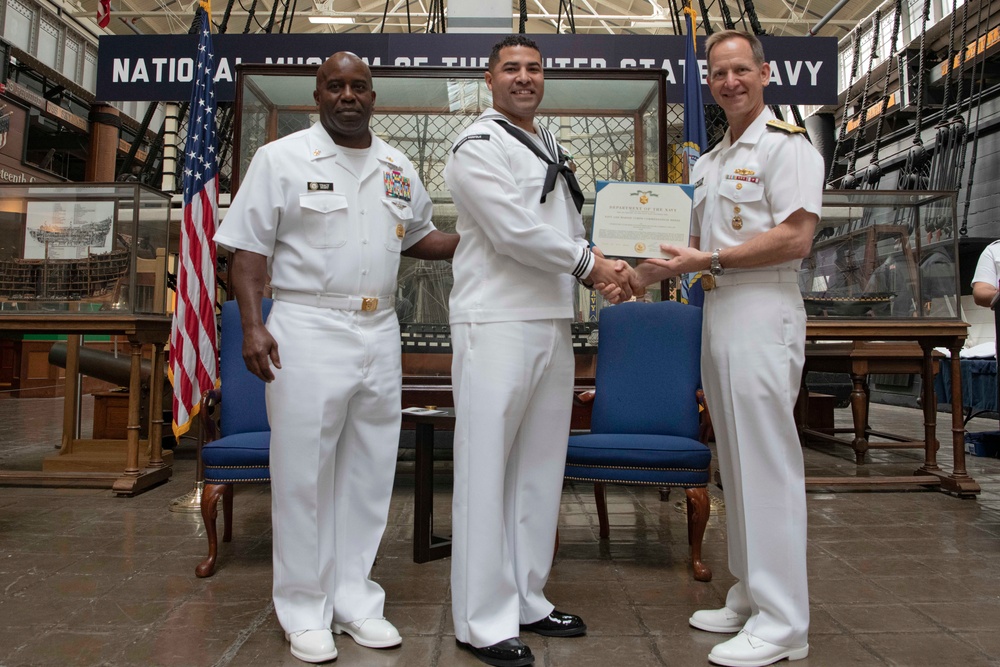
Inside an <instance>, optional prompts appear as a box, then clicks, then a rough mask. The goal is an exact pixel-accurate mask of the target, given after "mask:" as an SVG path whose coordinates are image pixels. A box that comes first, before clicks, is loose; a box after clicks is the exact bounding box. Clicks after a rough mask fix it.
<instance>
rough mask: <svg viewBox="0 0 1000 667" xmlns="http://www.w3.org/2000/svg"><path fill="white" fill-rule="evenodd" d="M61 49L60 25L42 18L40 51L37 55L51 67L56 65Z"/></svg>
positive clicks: (39, 36) (39, 32) (39, 40)
mask: <svg viewBox="0 0 1000 667" xmlns="http://www.w3.org/2000/svg"><path fill="white" fill-rule="evenodd" d="M58 49H59V26H57V25H56V24H55V23H52V22H51V21H49V20H47V19H45V18H42V21H41V23H40V24H39V26H38V51H37V53H35V56H36V57H37V58H38V59H39V60H41V61H42V62H43V63H45V64H46V65H48V66H49V67H53V68H54V67H55V66H56V54H57V53H58Z"/></svg>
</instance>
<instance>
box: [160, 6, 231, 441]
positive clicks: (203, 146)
mask: <svg viewBox="0 0 1000 667" xmlns="http://www.w3.org/2000/svg"><path fill="white" fill-rule="evenodd" d="M198 16H199V17H200V21H199V25H200V28H199V32H200V35H201V36H200V39H199V41H198V59H197V66H196V68H195V78H194V86H193V89H192V91H191V106H190V108H189V109H188V136H187V143H186V144H185V148H184V220H183V223H182V224H181V244H180V256H179V264H178V269H177V306H176V308H175V309H174V325H173V331H172V332H171V335H170V381H171V382H172V383H173V385H174V423H173V429H174V435H175V436H176V437H180V436H181V435H182V434H184V433H185V432H187V430H188V429H189V428H190V427H191V420H192V419H193V418H194V416H195V415H196V414H198V407H199V405H200V403H201V397H202V394H203V393H205V392H207V391H208V390H210V389H212V388H213V387H215V386H216V385H217V383H218V377H219V373H218V355H217V353H216V350H217V349H218V348H217V344H216V334H215V332H216V327H215V243H214V242H213V241H212V237H213V236H214V235H215V228H216V227H217V226H218V221H219V174H218V163H217V162H216V152H215V146H216V138H215V111H216V106H215V92H214V86H213V82H212V75H213V74H214V72H215V62H214V56H213V54H212V33H211V31H210V30H209V26H210V21H209V14H208V13H207V12H205V11H204V10H203V9H200V8H199V10H198Z"/></svg>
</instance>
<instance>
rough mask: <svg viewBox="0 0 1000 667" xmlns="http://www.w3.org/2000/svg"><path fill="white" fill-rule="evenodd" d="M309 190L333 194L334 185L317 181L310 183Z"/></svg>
mask: <svg viewBox="0 0 1000 667" xmlns="http://www.w3.org/2000/svg"><path fill="white" fill-rule="evenodd" d="M309 189H310V190H319V191H326V192H333V183H317V182H316V181H309Z"/></svg>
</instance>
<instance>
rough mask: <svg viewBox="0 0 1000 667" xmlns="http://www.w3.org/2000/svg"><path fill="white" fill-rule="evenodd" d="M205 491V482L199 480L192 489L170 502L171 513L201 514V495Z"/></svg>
mask: <svg viewBox="0 0 1000 667" xmlns="http://www.w3.org/2000/svg"><path fill="white" fill-rule="evenodd" d="M204 490H205V480H203V479H199V480H198V481H196V482H195V483H194V488H193V489H191V490H190V491H188V492H187V493H185V494H184V495H183V496H178V497H176V498H174V499H173V500H171V501H170V511H171V512H201V494H202V493H203V492H204Z"/></svg>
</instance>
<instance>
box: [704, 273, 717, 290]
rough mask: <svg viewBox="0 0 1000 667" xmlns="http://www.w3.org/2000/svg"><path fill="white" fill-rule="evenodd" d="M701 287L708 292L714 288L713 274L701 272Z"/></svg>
mask: <svg viewBox="0 0 1000 667" xmlns="http://www.w3.org/2000/svg"><path fill="white" fill-rule="evenodd" d="M701 288H702V289H703V290H705V291H706V292H710V291H712V290H714V289H715V276H713V275H712V274H711V273H703V274H701Z"/></svg>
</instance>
